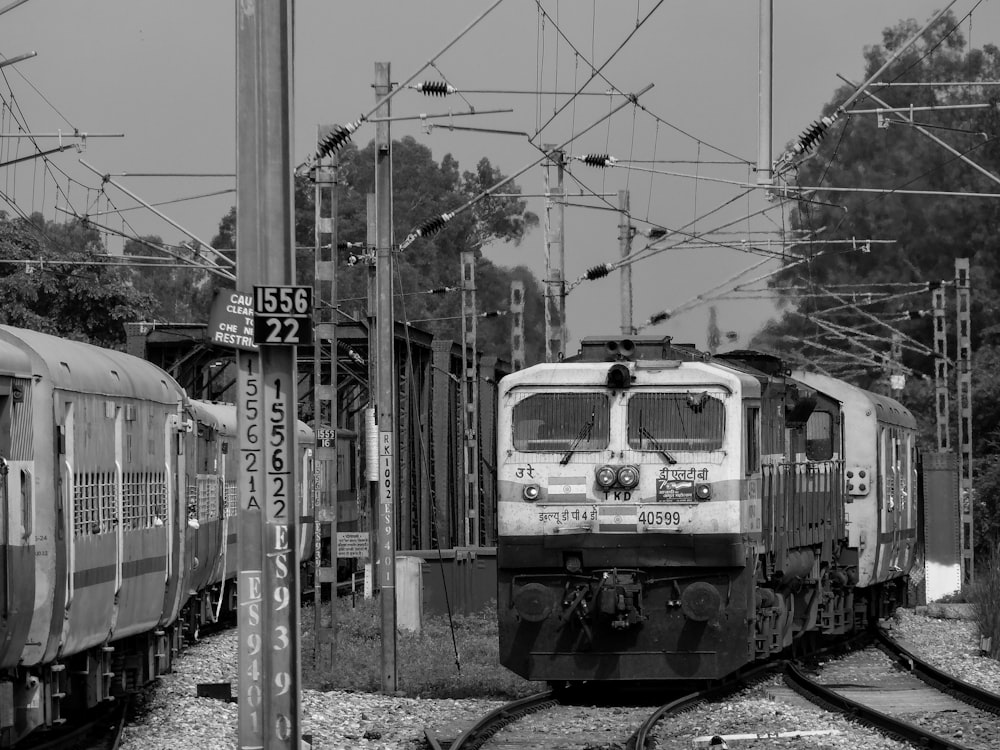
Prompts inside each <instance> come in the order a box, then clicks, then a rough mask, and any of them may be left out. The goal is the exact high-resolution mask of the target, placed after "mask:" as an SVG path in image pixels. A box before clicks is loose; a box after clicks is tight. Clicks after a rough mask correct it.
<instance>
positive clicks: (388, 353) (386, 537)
mask: <svg viewBox="0 0 1000 750" xmlns="http://www.w3.org/2000/svg"><path fill="white" fill-rule="evenodd" d="M391 86H392V83H391V79H390V78H389V63H375V98H376V101H378V100H381V99H383V98H384V97H385V96H386V95H388V93H389V91H390V88H391ZM389 114H390V103H389V102H386V103H385V104H383V105H382V106H381V107H379V108H378V111H377V112H376V116H377V117H379V118H385V119H382V120H381V121H380V122H378V123H376V125H375V152H376V153H375V229H376V235H377V241H376V243H375V287H376V293H377V296H378V315H377V323H378V354H377V356H378V462H379V517H378V518H379V521H378V529H379V557H378V564H379V574H378V576H379V585H380V589H381V592H382V594H381V596H382V691H383V692H386V693H393V692H395V691H396V686H397V679H396V453H397V450H396V448H397V442H396V377H395V366H396V360H395V357H394V356H393V354H394V352H393V345H394V343H395V341H394V339H395V322H394V320H395V319H394V316H393V309H392V270H393V268H392V264H393V258H392V250H393V244H394V242H393V236H392V141H391V139H390V134H389V122H388V118H389Z"/></svg>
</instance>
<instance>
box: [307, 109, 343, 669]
mask: <svg viewBox="0 0 1000 750" xmlns="http://www.w3.org/2000/svg"><path fill="white" fill-rule="evenodd" d="M331 129H332V128H331V126H320V128H319V140H318V141H317V142H322V141H323V138H324V137H326V136H328V135H329V133H330V131H331ZM337 166H338V165H337V159H336V156H335V155H334V156H331V157H327V158H326V159H323V160H320V161H319V162H317V164H316V166H315V168H314V170H313V173H312V176H313V181H314V183H315V189H316V192H315V202H316V208H315V215H316V235H315V236H316V255H315V269H316V276H315V280H314V281H313V297H314V299H315V304H314V310H315V313H314V314H315V325H316V329H315V336H314V337H313V342H314V343H313V398H314V409H313V428H314V430H315V435H316V444H315V453H314V461H315V469H314V472H313V483H312V484H311V485H310V486H311V487H312V490H313V519H314V526H313V529H314V538H313V570H314V576H313V590H314V596H315V599H314V601H315V611H314V616H315V623H314V632H315V634H316V641H315V646H314V651H313V658H314V663H315V665H316V668H317V669H325V670H331V669H333V659H334V651H335V649H336V603H337V331H336V327H335V324H334V321H333V313H334V306H335V305H336V293H337V286H336V268H337V224H336V216H337ZM324 538H328V539H329V540H330V548H329V557H328V558H327V559H324V558H323V539H324ZM324 584H329V591H330V595H329V598H328V599H327V601H326V602H325V603H324V601H323V595H322V594H323V589H324Z"/></svg>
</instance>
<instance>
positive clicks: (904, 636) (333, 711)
mask: <svg viewBox="0 0 1000 750" xmlns="http://www.w3.org/2000/svg"><path fill="white" fill-rule="evenodd" d="M893 635H894V637H897V638H899V639H901V640H903V641H904V642H905V644H906V646H907V647H908V648H909V649H911V650H912V651H913V652H915V653H917V654H919V655H921V656H923V657H924V658H926V659H927V660H928V661H931V662H932V663H933V664H934V665H935V666H937V667H938V668H940V669H943V670H946V671H948V672H951V673H953V674H956V675H958V676H960V677H961V678H962V679H963V680H966V681H967V682H972V683H973V684H976V685H978V686H980V687H982V688H984V689H986V690H990V691H993V692H1000V662H997V661H995V660H993V659H989V658H987V657H984V656H982V655H980V652H979V635H978V629H977V626H976V624H975V623H974V622H972V621H969V620H955V619H938V618H933V617H927V616H924V615H918V614H915V613H914V612H913V611H912V610H899V612H898V613H897V615H896V617H895V619H894V622H893ZM236 645H237V635H236V632H235V631H228V632H225V633H221V634H218V635H215V636H212V637H210V638H208V639H206V640H204V641H202V642H200V643H198V644H195V645H193V646H191V647H189V648H188V649H187V650H186V651H185V652H184V653H183V654H182V655H181V656H180V657H179V658H178V659H177V660H176V662H175V669H174V672H173V673H171V674H169V675H164V676H162V677H161V678H160V679H159V680H158V681H157V683H156V684H155V685H154V686H152V687H151V688H150V689H149V690H148V691H147V692H146V693H145V695H144V697H143V700H141V701H140V702H139V703H138V708H139V711H138V713H139V716H138V718H136V719H135V720H134V722H133V723H132V724H131V725H130V726H129V727H128V728H127V730H126V734H125V738H124V741H123V744H122V745H121V750H159V749H161V748H162V750H186V749H188V748H190V749H191V750H202V749H204V748H209V749H210V750H227V749H228V748H236V747H237V730H236V722H237V706H236V704H235V703H226V702H223V701H219V700H214V699H211V698H199V697H198V696H197V685H198V684H199V683H217V682H226V681H229V682H231V683H232V686H233V692H234V693H235V692H236V687H237V675H236V658H237V657H236ZM539 688H540V689H541V688H542V686H541V685H540V686H539ZM500 705H502V702H501V701H492V700H468V699H463V700H442V699H427V698H404V697H397V696H389V695H382V694H375V693H352V692H343V691H332V692H317V691H313V690H303V691H302V703H301V707H302V709H301V716H302V732H303V734H307V735H311V736H312V741H313V744H312V746H313V748H317V750H340V748H344V749H345V750H346V749H347V748H357V749H358V750H416V749H417V748H422V747H424V739H423V737H424V732H423V730H424V727H431V728H439V727H455V726H463V725H464V726H467V725H469V724H471V723H472V722H473V721H474V720H476V719H477V718H479V717H480V716H482V714H483V713H485V712H486V711H489V710H491V709H492V708H496V707H498V706H500ZM604 711H607V712H608V716H607V722H608V725H609V727H616V726H620V719H621V717H620V715H616V714H614V713H612V711H613V709H601V708H595V709H593V712H592V713H591V719H592V720H593V721H594V722H596V723H600V721H601V716H602V714H603V712H604ZM666 721H667V722H668V724H666V725H664V726H663V727H662V728H661V730H660V732H659V735H658V740H659V745H658V747H660V748H681V747H685V748H693V747H704V746H705V742H706V740H705V738H707V737H709V736H711V735H717V734H729V735H735V734H771V735H772V736H771V737H770V738H768V739H766V740H763V739H761V740H752V739H741V740H734V741H732V742H731V743H730V747H732V748H733V749H734V750H736V748H741V749H742V748H747V749H749V748H757V747H765V746H766V747H782V746H788V747H792V746H794V747H797V748H804V747H810V748H814V747H822V748H851V750H883V749H886V750H888V749H890V748H891V749H893V750H895V749H896V748H903V747H906V746H905V745H903V744H902V743H899V742H895V741H893V740H890V739H887V738H885V737H882V736H881V735H878V734H876V733H874V732H872V731H871V730H869V729H867V728H864V727H861V726H859V725H857V724H854V723H852V722H850V721H848V720H847V719H844V718H842V717H839V716H834V715H831V714H828V713H826V712H824V711H822V710H820V709H818V708H816V707H813V706H811V705H808V704H802V703H786V702H782V701H776V700H773V699H772V698H770V697H768V692H767V686H766V685H761V686H757V687H755V688H751V689H749V690H747V691H745V692H744V693H743V694H741V695H738V696H736V697H735V698H733V699H731V700H729V701H727V702H726V703H725V704H721V705H719V704H716V705H709V706H705V707H703V708H699V709H696V710H694V711H690V712H688V713H685V714H682V715H681V716H678V717H672V718H670V719H667V720H666ZM807 732H815V734H805V733H807ZM781 733H791V734H796V733H802V734H801V735H800V736H798V737H774V736H773V735H775V734H781ZM624 739H625V737H622V738H621V741H624Z"/></svg>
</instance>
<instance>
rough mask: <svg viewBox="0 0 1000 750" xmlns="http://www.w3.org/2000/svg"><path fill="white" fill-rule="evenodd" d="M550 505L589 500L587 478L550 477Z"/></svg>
mask: <svg viewBox="0 0 1000 750" xmlns="http://www.w3.org/2000/svg"><path fill="white" fill-rule="evenodd" d="M548 489H549V496H548V501H549V502H550V503H579V502H581V501H584V500H586V499H587V477H549V488H548Z"/></svg>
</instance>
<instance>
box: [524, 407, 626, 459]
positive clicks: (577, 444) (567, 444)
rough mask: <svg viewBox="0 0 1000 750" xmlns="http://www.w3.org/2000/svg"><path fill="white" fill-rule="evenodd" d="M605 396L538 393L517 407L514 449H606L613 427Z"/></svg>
mask: <svg viewBox="0 0 1000 750" xmlns="http://www.w3.org/2000/svg"><path fill="white" fill-rule="evenodd" d="M608 412H609V407H608V399H607V396H605V395H604V394H603V393H535V394H532V395H530V396H528V397H527V398H524V399H522V400H521V401H519V402H518V403H517V405H516V406H515V407H514V412H513V415H512V422H513V424H512V427H513V429H514V449H515V450H519V451H530V452H536V453H543V452H548V451H568V450H575V451H596V450H604V449H605V448H607V446H608V442H609V440H610V434H611V428H610V426H609V425H610V418H609V415H608Z"/></svg>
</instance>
